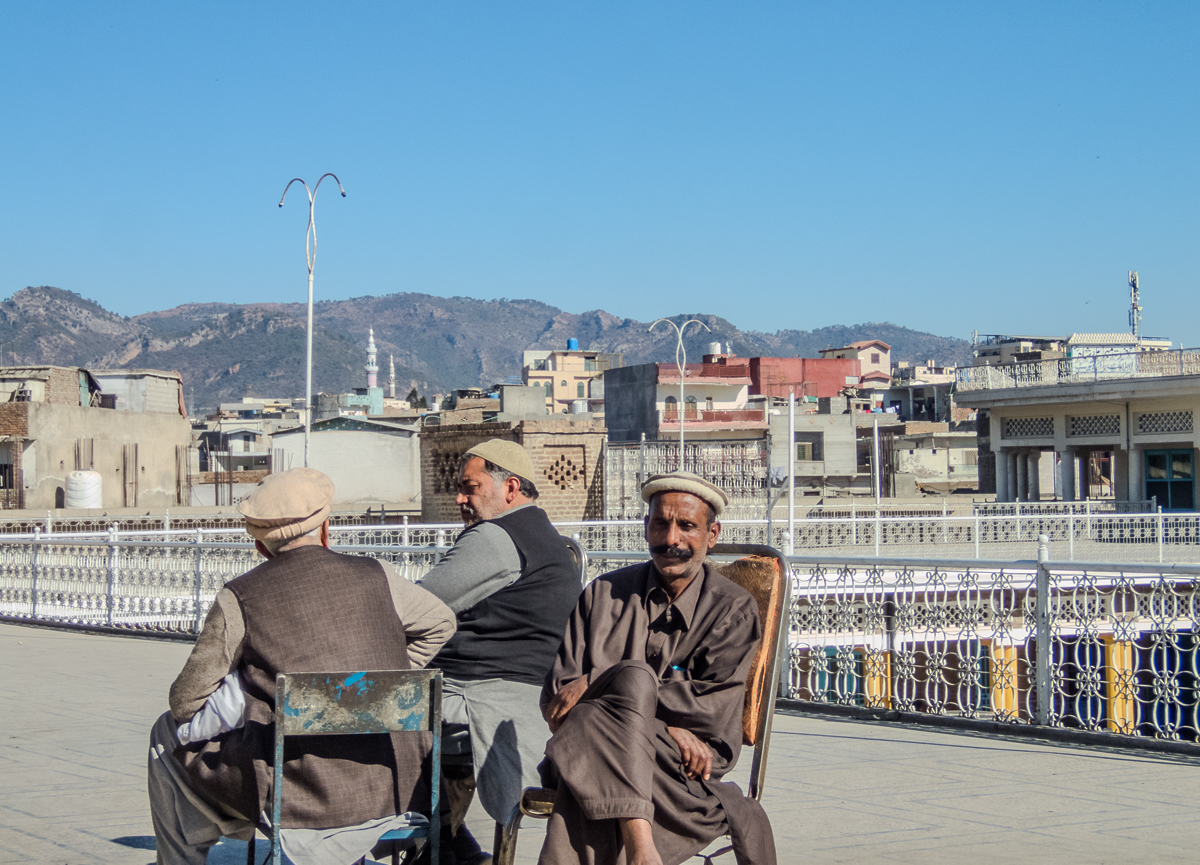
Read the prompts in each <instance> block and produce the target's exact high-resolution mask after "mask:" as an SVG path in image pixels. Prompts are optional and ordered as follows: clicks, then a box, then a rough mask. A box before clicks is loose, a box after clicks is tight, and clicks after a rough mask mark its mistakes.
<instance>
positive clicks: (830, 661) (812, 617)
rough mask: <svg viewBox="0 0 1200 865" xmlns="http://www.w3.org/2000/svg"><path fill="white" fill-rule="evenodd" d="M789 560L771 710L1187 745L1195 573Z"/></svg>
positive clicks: (1197, 621) (1198, 603)
mask: <svg viewBox="0 0 1200 865" xmlns="http://www.w3.org/2000/svg"><path fill="white" fill-rule="evenodd" d="M789 561H790V562H791V565H792V568H793V575H794V577H793V578H794V594H793V598H794V602H793V607H792V611H791V617H792V618H791V630H790V644H789V649H790V664H789V677H788V678H787V681H786V683H785V685H784V692H785V696H788V697H791V698H793V699H800V700H809V701H815V702H818V703H833V704H841V705H859V706H865V707H874V708H879V709H892V710H901V711H910V712H926V713H932V714H938V715H955V716H961V717H967V718H978V719H986V720H992V721H1001V722H1009V723H1016V724H1039V725H1044V726H1054V727H1072V728H1080V729H1085V730H1093V731H1107V732H1111V733H1119V734H1124V735H1131V736H1146V737H1153V738H1159V739H1175V740H1187V741H1192V742H1195V741H1198V740H1200V565H1196V564H1190V565H1165V566H1164V565H1138V564H1128V563H1119V562H1064V561H1054V560H1052V559H1050V558H1049V543H1048V540H1046V539H1044V540H1043V542H1042V543H1041V544H1040V546H1039V556H1038V558H1037V559H1033V560H1024V561H976V560H962V561H949V560H933V559H899V558H897V559H893V558H872V559H867V560H863V559H847V558H836V557H829V556H826V557H820V556H794V557H790V558H789Z"/></svg>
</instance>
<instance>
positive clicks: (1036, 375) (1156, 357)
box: [955, 348, 1200, 393]
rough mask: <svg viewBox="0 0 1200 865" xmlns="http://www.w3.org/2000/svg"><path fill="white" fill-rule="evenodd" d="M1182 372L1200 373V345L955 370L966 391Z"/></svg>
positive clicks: (959, 386)
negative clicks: (1197, 346) (1168, 349)
mask: <svg viewBox="0 0 1200 865" xmlns="http://www.w3.org/2000/svg"><path fill="white" fill-rule="evenodd" d="M1180 375H1200V348H1180V349H1174V350H1171V351H1161V350H1160V351H1131V352H1114V353H1111V354H1096V355H1082V356H1080V355H1076V356H1074V357H1063V358H1055V359H1051V360H1031V361H1020V362H1018V363H1005V364H997V365H995V366H969V367H960V368H959V369H958V370H956V371H955V389H956V390H957V391H958V392H959V393H963V392H967V391H983V390H1005V389H1009V388H1022V387H1054V386H1056V385H1064V384H1088V383H1090V382H1095V381H1115V380H1120V379H1134V378H1163V377H1167V376H1180Z"/></svg>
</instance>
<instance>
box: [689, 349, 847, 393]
mask: <svg viewBox="0 0 1200 865" xmlns="http://www.w3.org/2000/svg"><path fill="white" fill-rule="evenodd" d="M704 363H705V364H711V365H720V366H726V367H734V368H742V369H745V371H746V375H748V376H749V378H750V395H751V396H777V397H783V398H785V399H786V398H787V395H788V393H789V392H794V393H795V394H796V396H798V397H801V396H812V397H829V396H837V395H838V394H839V393H841V391H842V388H844V387H847V386H851V387H853V386H856V385H857V384H858V381H859V376H860V375H861V364H860V362H859V361H858V359H857V358H816V357H730V356H729V355H720V354H706V355H705V356H704ZM851 379H853V381H851Z"/></svg>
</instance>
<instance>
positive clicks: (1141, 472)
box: [1129, 445, 1146, 502]
mask: <svg viewBox="0 0 1200 865" xmlns="http://www.w3.org/2000/svg"><path fill="white" fill-rule="evenodd" d="M1145 471H1146V457H1145V456H1144V455H1143V452H1142V449H1141V448H1140V447H1138V446H1137V445H1134V446H1133V447H1132V448H1130V449H1129V500H1130V501H1131V502H1134V501H1141V500H1142V499H1144V498H1146V486H1145Z"/></svg>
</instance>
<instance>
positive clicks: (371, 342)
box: [367, 328, 379, 387]
mask: <svg viewBox="0 0 1200 865" xmlns="http://www.w3.org/2000/svg"><path fill="white" fill-rule="evenodd" d="M375 357H376V351H375V328H371V329H370V336H369V337H367V387H378V386H379V364H378V363H377V362H376V360H375Z"/></svg>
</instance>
